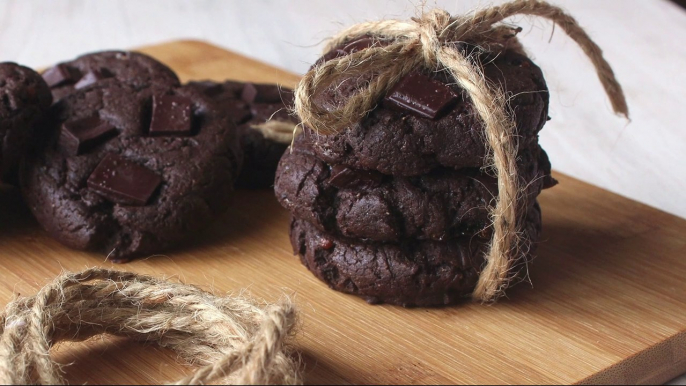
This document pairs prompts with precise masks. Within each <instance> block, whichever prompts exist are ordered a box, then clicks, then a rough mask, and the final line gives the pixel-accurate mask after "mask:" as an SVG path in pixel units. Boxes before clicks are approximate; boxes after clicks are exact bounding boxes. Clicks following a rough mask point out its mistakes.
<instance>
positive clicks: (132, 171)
mask: <svg viewBox="0 0 686 386" xmlns="http://www.w3.org/2000/svg"><path fill="white" fill-rule="evenodd" d="M161 183H162V178H161V177H160V176H158V175H157V174H155V173H154V172H152V171H151V170H149V169H147V168H145V167H143V166H140V165H138V164H136V163H134V162H131V161H129V160H126V159H124V158H122V157H120V156H118V155H116V154H108V155H107V156H106V157H105V158H104V159H103V160H102V161H100V164H99V165H98V167H96V168H95V170H94V171H93V173H92V174H91V175H90V177H88V188H90V189H91V190H92V191H94V192H95V193H97V194H99V195H101V196H102V197H104V198H105V199H107V200H109V201H111V202H114V203H116V204H122V205H132V206H144V205H146V204H147V203H148V201H149V200H150V197H152V195H153V194H154V193H155V190H157V187H159V186H160V184H161Z"/></svg>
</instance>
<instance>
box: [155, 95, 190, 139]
mask: <svg viewBox="0 0 686 386" xmlns="http://www.w3.org/2000/svg"><path fill="white" fill-rule="evenodd" d="M192 103H193V102H192V101H191V100H190V99H189V98H186V97H182V96H175V95H161V96H158V95H155V96H154V97H153V98H152V120H151V121H150V131H149V134H150V135H151V136H164V135H168V136H187V135H191V130H192Z"/></svg>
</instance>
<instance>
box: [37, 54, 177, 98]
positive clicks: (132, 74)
mask: <svg viewBox="0 0 686 386" xmlns="http://www.w3.org/2000/svg"><path fill="white" fill-rule="evenodd" d="M43 78H44V79H45V81H46V82H47V83H48V86H50V89H51V90H52V95H53V97H54V99H55V101H57V100H60V99H62V98H64V97H65V96H67V95H69V94H71V93H73V92H74V91H75V90H80V89H82V88H86V87H89V86H92V85H94V84H97V83H101V82H124V83H128V84H130V85H131V86H132V87H133V88H134V89H136V90H139V89H142V88H146V87H150V86H155V87H160V88H162V89H164V88H168V87H173V86H178V85H179V78H178V77H177V76H176V74H175V73H174V71H172V70H171V69H170V68H169V67H167V66H166V65H164V64H162V63H160V62H159V61H157V60H155V59H153V58H151V57H150V56H148V55H145V54H141V53H138V52H129V51H102V52H94V53H90V54H86V55H83V56H80V57H78V58H76V59H74V60H72V61H69V62H64V63H59V64H57V65H55V66H53V67H51V68H49V69H47V70H46V71H45V72H43Z"/></svg>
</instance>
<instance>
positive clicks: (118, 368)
mask: <svg viewBox="0 0 686 386" xmlns="http://www.w3.org/2000/svg"><path fill="white" fill-rule="evenodd" d="M142 51H144V52H147V53H149V54H151V55H153V56H156V57H157V58H159V59H161V60H162V61H164V62H166V63H168V64H170V65H171V67H173V68H174V69H175V70H176V71H178V72H179V74H180V75H181V77H182V78H183V79H184V80H189V79H205V78H209V79H216V80H220V79H225V78H233V79H240V80H254V81H272V82H278V83H281V84H285V85H289V86H291V85H293V84H294V83H295V82H296V81H297V76H295V75H293V74H290V73H287V72H284V71H282V70H278V69H274V68H272V67H269V66H266V65H264V64H261V63H258V62H255V61H253V60H250V59H247V58H245V57H242V56H239V55H236V54H232V53H229V52H226V51H223V50H220V49H218V48H215V47H212V46H209V45H206V44H203V43H199V42H192V41H184V42H176V43H171V44H165V45H161V46H156V47H150V48H146V49H143V50H142ZM555 177H556V178H558V179H559V180H560V184H559V185H558V186H556V187H555V188H553V189H551V190H549V191H545V192H544V193H543V194H542V196H541V198H540V201H541V206H542V208H543V217H544V233H543V241H542V242H541V245H540V248H539V254H538V255H539V256H538V258H537V259H536V260H535V262H534V263H533V264H532V265H531V266H530V272H529V274H530V279H531V282H532V283H533V288H532V286H531V285H529V284H526V283H523V284H520V285H518V286H516V287H515V288H513V289H512V291H510V292H509V298H508V299H505V300H504V301H502V302H500V303H498V304H496V305H491V306H484V305H479V304H471V303H466V304H464V305H460V306H456V307H451V308H446V309H403V308H399V307H393V306H370V305H367V304H366V303H365V302H364V301H363V300H361V299H358V298H356V297H352V296H348V295H344V294H341V293H338V292H334V291H331V290H329V289H328V288H326V286H325V285H324V284H322V283H321V282H319V281H318V280H317V279H316V278H315V277H314V276H312V275H311V274H310V273H309V272H308V271H307V270H306V269H305V268H304V267H303V266H301V265H300V263H299V261H298V259H297V258H296V257H294V256H293V253H292V250H291V247H290V244H289V241H288V231H287V230H288V214H287V213H286V211H285V210H283V209H282V208H281V207H280V206H279V205H278V203H277V202H276V200H275V199H274V197H273V192H271V191H260V192H247V191H242V192H236V194H235V196H234V198H233V200H232V205H231V209H230V210H229V212H228V213H227V214H226V215H225V216H223V217H222V218H221V219H220V220H219V221H218V222H217V223H216V224H214V225H213V226H212V227H211V228H210V229H209V230H208V231H206V232H204V233H203V234H202V235H200V236H198V237H197V239H196V240H194V242H193V243H192V245H190V244H189V245H188V246H185V247H183V248H180V249H177V250H174V251H170V252H169V253H167V254H166V255H164V256H155V257H151V258H148V259H143V260H140V261H135V262H133V263H130V264H127V265H125V266H114V268H117V269H127V270H131V271H135V272H141V273H147V274H153V275H156V276H167V277H177V278H178V279H180V280H183V281H184V282H187V283H194V284H198V285H200V286H202V287H204V288H207V289H211V290H213V291H216V292H218V293H225V292H240V291H242V290H243V289H247V290H248V291H249V292H250V293H252V294H253V295H255V296H258V297H262V298H264V299H266V300H267V301H273V300H276V299H277V298H279V297H280V296H282V295H283V294H286V295H291V296H294V297H295V300H296V303H297V305H298V306H299V308H300V310H301V318H302V319H301V324H300V326H299V334H298V335H297V337H296V339H295V342H294V343H295V346H296V347H297V348H298V349H299V350H301V352H302V358H303V362H304V364H305V368H306V372H305V379H306V381H307V382H308V383H355V384H358V383H413V384H416V383H579V382H583V383H598V382H613V383H614V382H617V383H633V382H665V381H667V380H669V379H670V378H671V377H673V376H675V375H678V374H679V373H683V372H684V370H686V349H685V347H686V344H685V343H686V281H685V280H684V277H686V259H684V256H685V255H686V238H685V237H684V235H685V234H686V221H685V220H683V219H680V218H678V217H675V216H673V215H670V214H667V213H664V212H661V211H658V210H656V209H653V208H650V207H648V206H645V205H643V204H640V203H637V202H634V201H631V200H628V199H626V198H622V197H620V196H617V195H614V194H612V193H609V192H607V191H605V190H602V189H599V188H596V187H593V186H591V185H588V184H586V183H583V182H580V181H578V180H575V179H573V178H570V177H567V176H565V175H562V174H556V175H555ZM94 265H100V266H105V267H112V265H111V264H109V263H106V262H104V256H99V255H94V254H89V253H84V252H78V251H72V250H68V249H66V248H64V247H62V246H61V245H59V244H58V243H57V242H55V241H53V240H51V239H49V238H48V237H47V235H46V234H45V233H44V232H43V231H42V230H40V228H39V227H38V225H37V224H36V223H35V221H34V220H33V219H32V218H31V216H30V214H29V212H28V210H27V209H26V208H25V207H24V206H23V205H22V204H21V200H20V198H19V197H18V194H17V192H16V191H14V190H7V189H5V190H2V191H0V300H1V301H2V302H3V303H5V302H7V301H9V300H10V299H11V298H12V296H13V294H33V293H35V291H36V290H37V289H38V288H39V287H40V286H42V285H43V284H44V283H46V282H47V281H48V280H50V278H52V277H53V276H55V275H56V274H57V273H59V272H60V270H62V269H67V270H72V271H73V270H80V269H83V268H85V267H89V266H94ZM54 355H55V357H56V358H57V359H58V360H59V361H60V362H61V363H64V364H69V363H73V364H71V365H69V366H67V367H65V370H66V376H67V378H68V380H69V381H70V383H73V384H74V383H105V382H108V383H111V382H120V383H121V382H126V383H152V382H164V381H170V380H172V379H175V378H177V377H179V376H181V375H182V374H184V373H187V372H188V371H189V370H190V369H189V367H188V366H186V365H181V364H178V363H176V362H174V356H173V354H172V353H170V352H168V351H166V350H160V349H154V348H151V347H143V346H141V345H139V344H133V343H130V342H128V341H126V340H122V339H111V338H103V339H96V340H92V341H90V342H87V343H79V344H63V345H61V346H60V347H58V348H57V349H56V350H55V353H54Z"/></svg>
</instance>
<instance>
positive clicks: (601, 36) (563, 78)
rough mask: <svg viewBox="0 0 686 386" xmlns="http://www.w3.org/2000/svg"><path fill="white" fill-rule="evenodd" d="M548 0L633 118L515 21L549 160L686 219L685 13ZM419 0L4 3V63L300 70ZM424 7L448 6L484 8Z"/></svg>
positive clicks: (540, 30) (544, 29)
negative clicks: (179, 55) (168, 61)
mask: <svg viewBox="0 0 686 386" xmlns="http://www.w3.org/2000/svg"><path fill="white" fill-rule="evenodd" d="M551 1H553V2H555V3H556V4H560V5H562V6H563V7H564V8H566V9H567V10H568V11H569V12H571V13H572V14H573V15H574V16H575V17H576V18H577V19H578V20H579V22H580V23H581V25H582V26H583V27H585V28H586V29H587V31H588V32H589V33H590V34H591V36H592V37H593V38H594V39H595V40H596V41H597V43H598V44H599V45H600V46H601V47H602V48H603V49H604V51H605V53H606V57H607V59H608V60H609V62H610V63H611V64H612V66H613V67H614V69H615V72H616V74H617V76H618V78H619V80H620V82H621V83H622V84H623V86H624V89H625V91H626V94H627V97H628V100H629V106H630V109H631V117H632V122H631V123H630V124H628V123H627V122H626V121H625V120H623V119H621V118H618V117H616V116H614V115H613V114H612V112H611V110H610V107H609V106H610V105H609V102H608V101H607V99H606V98H605V96H604V94H603V92H602V89H601V87H600V84H599V83H598V81H597V79H596V77H595V74H594V73H593V70H592V68H591V66H590V64H589V63H588V61H587V60H586V59H585V58H584V56H583V54H582V52H581V51H580V50H579V49H578V47H576V46H575V45H574V43H573V42H572V41H571V40H569V39H568V38H567V37H566V36H565V35H564V33H562V32H561V31H560V30H559V28H558V29H557V30H556V31H555V33H554V34H552V39H550V37H551V32H552V29H551V25H550V24H549V23H547V22H544V21H542V20H540V19H533V18H528V17H520V18H515V19H514V20H513V22H515V23H516V24H518V25H520V26H522V27H523V28H524V32H523V34H522V36H523V40H524V43H525V46H526V47H527V48H528V50H529V51H530V53H531V55H532V57H533V59H534V60H535V61H536V62H537V63H538V64H539V65H540V66H541V67H542V68H543V70H544V73H545V75H546V78H547V80H548V85H549V87H550V90H551V96H552V97H551V108H550V115H551V116H552V117H553V120H552V121H551V122H549V123H548V124H547V125H546V127H545V129H544V130H543V132H542V135H541V143H542V145H543V147H544V148H545V149H546V150H547V151H548V154H549V155H550V158H551V161H552V163H553V167H554V168H555V169H556V170H558V171H561V172H564V173H567V174H570V175H572V176H575V177H577V178H580V179H582V180H585V181H588V182H590V183H593V184H595V185H599V186H601V187H604V188H606V189H609V190H611V191H613V192H616V193H619V194H622V195H624V196H628V197H631V198H633V199H635V200H638V201H640V202H643V203H646V204H649V205H651V206H655V207H658V208H660V209H662V210H665V211H667V212H670V213H673V214H676V215H678V216H681V217H684V218H686V194H684V192H686V97H685V95H686V44H684V41H686V11H684V10H683V9H681V8H678V7H677V6H675V5H673V4H672V3H668V2H667V1H665V0H574V1H572V0H567V1H564V0H551ZM498 2H499V1H495V3H498ZM417 3H418V1H408V0H396V1H392V0H346V1H340V0H328V1H324V0H319V1H318V0H289V1H285V0H281V1H277V0H260V1H257V0H249V1H245V0H242V1H229V0H224V1H221V0H144V1H143V0H0V61H16V62H19V63H22V64H25V65H29V66H34V67H44V66H47V65H50V64H52V63H55V62H57V61H62V60H68V59H71V58H73V57H75V56H77V55H79V54H82V53H85V52H89V51H95V50H102V49H115V48H116V49H122V48H131V47H136V46H141V45H146V44H151V43H158V42H163V41H169V40H173V39H178V38H184V39H187V38H195V39H202V40H207V41H210V42H212V43H214V44H216V45H219V46H223V47H226V48H229V49H232V50H234V51H238V52H241V53H243V54H246V55H248V56H252V57H255V58H257V59H260V60H263V61H265V62H268V63H271V64H273V65H276V66H279V67H283V68H286V69H288V70H291V71H293V72H297V73H303V72H304V71H306V70H307V68H308V66H309V65H310V63H312V62H313V61H314V60H315V59H316V57H317V56H318V54H319V50H320V48H321V43H322V41H324V39H326V37H328V36H330V35H332V34H334V33H335V32H336V31H337V30H339V29H340V28H341V27H344V26H348V25H350V24H352V23H354V22H360V21H365V20H372V19H378V18H407V17H409V16H415V15H416V14H417V12H418V11H419V8H420V7H419V6H417V5H416V4H417ZM426 3H427V5H426V6H427V7H432V6H434V5H438V6H441V7H443V8H445V9H447V10H448V11H450V12H452V13H459V12H464V11H466V10H468V9H471V8H473V7H474V6H476V5H488V4H490V2H485V1H470V0H462V1H455V0H453V1H427V2H426ZM685 237H686V236H685ZM679 382H680V383H682V384H686V378H683V377H682V378H681V380H679Z"/></svg>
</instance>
